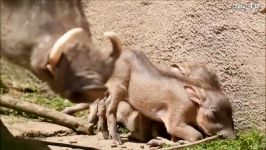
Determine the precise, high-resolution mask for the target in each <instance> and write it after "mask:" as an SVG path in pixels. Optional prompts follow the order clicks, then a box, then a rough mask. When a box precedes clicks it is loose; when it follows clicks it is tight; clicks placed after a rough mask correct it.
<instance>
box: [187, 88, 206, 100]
mask: <svg viewBox="0 0 266 150" xmlns="http://www.w3.org/2000/svg"><path fill="white" fill-rule="evenodd" d="M184 89H185V91H186V92H187V94H188V99H189V100H192V101H193V102H195V103H197V104H199V105H201V104H202V103H203V102H204V101H205V91H204V90H201V89H200V88H198V87H195V86H191V85H186V86H184Z"/></svg>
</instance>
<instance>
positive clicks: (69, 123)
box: [0, 95, 93, 135]
mask: <svg viewBox="0 0 266 150" xmlns="http://www.w3.org/2000/svg"><path fill="white" fill-rule="evenodd" d="M0 106H3V107H7V108H10V109H16V110H18V111H23V112H27V113H31V114H35V115H37V116H41V117H44V118H47V119H50V120H52V122H53V123H56V124H58V125H62V126H65V127H68V128H71V129H73V130H75V131H76V132H78V133H83V134H88V135H90V134H92V131H93V125H92V124H90V123H88V122H86V121H84V120H81V119H78V118H76V117H73V116H70V115H67V114H64V113H62V112H58V111H55V110H53V109H49V108H45V107H43V106H39V105H36V104H32V103H29V102H25V101H22V100H16V99H14V98H12V97H9V96H5V95H1V99H0Z"/></svg>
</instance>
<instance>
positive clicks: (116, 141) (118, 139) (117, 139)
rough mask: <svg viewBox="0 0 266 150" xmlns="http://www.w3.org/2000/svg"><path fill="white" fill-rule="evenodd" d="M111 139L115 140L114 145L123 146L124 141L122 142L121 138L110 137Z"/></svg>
mask: <svg viewBox="0 0 266 150" xmlns="http://www.w3.org/2000/svg"><path fill="white" fill-rule="evenodd" d="M109 137H110V139H113V144H114V145H115V144H117V145H122V144H123V143H122V141H121V138H120V137H119V136H113V137H112V136H109Z"/></svg>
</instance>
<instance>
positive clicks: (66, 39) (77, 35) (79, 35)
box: [47, 28, 87, 74]
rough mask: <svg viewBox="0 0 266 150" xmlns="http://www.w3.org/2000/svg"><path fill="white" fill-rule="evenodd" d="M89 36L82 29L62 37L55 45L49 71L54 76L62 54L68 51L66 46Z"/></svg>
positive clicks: (71, 31)
mask: <svg viewBox="0 0 266 150" xmlns="http://www.w3.org/2000/svg"><path fill="white" fill-rule="evenodd" d="M86 36H87V34H86V32H85V31H84V30H83V29H82V28H74V29H71V30H69V31H67V32H66V33H65V34H64V35H62V36H61V37H60V38H59V39H58V40H57V41H56V42H55V44H54V45H53V47H52V49H51V51H50V54H49V58H48V64H47V69H48V70H49V71H50V72H51V73H52V74H54V69H55V67H56V65H57V63H58V62H59V60H60V58H61V56H62V53H63V52H64V51H65V50H66V45H67V44H68V43H73V42H76V41H80V40H82V39H84V38H86Z"/></svg>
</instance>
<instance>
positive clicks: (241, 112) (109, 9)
mask: <svg viewBox="0 0 266 150" xmlns="http://www.w3.org/2000/svg"><path fill="white" fill-rule="evenodd" d="M84 4H85V9H86V15H87V17H88V20H89V21H90V23H91V30H92V33H93V35H94V37H95V41H96V42H98V43H99V45H103V44H102V42H101V41H102V40H103V39H104V38H103V36H102V33H103V32H104V31H115V32H117V33H118V34H120V36H121V39H122V40H123V42H124V44H125V45H127V46H130V47H132V48H136V49H140V50H142V51H144V52H145V53H146V54H147V56H148V57H149V58H150V59H151V61H152V62H156V63H166V64H171V63H179V62H203V63H206V64H208V65H211V66H212V67H213V68H214V69H215V70H216V72H217V74H218V75H219V78H220V81H221V84H222V85H223V87H224V89H225V90H226V93H227V94H228V95H229V96H230V98H231V101H232V102H233V107H234V120H235V124H236V126H237V129H247V128H252V127H257V128H259V129H262V130H263V129H265V115H266V114H265V14H262V13H260V12H258V9H257V8H253V9H252V8H247V9H246V10H236V9H234V8H232V6H233V5H234V6H237V5H238V6H240V5H239V4H244V5H247V3H246V1H243V2H240V1H239V2H236V1H235V2H234V1H229V0H228V1H223V2H215V1H207V0H205V1H199V0H194V1H174V0H169V1H167V0H162V1H147V0H146V1H144V0H142V1H137V0H132V1H129V0H126V1H125V0H124V1H122V0H121V1H119V0H110V1H108V0H100V1H94V0H87V1H84ZM258 4H259V5H260V7H261V8H264V7H265V3H264V1H260V2H259V3H258ZM104 42H107V40H104Z"/></svg>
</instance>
